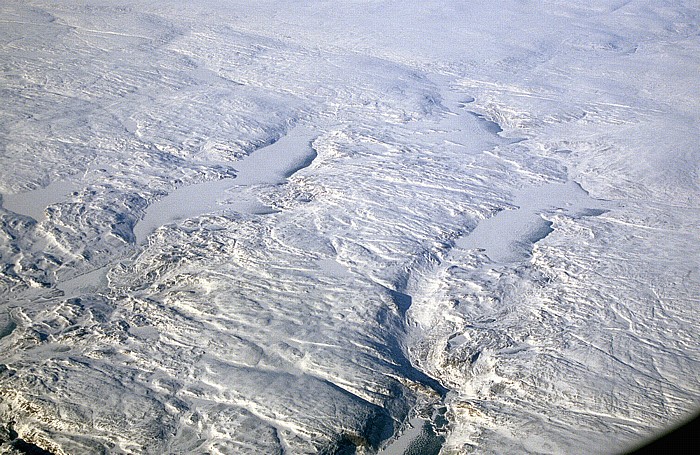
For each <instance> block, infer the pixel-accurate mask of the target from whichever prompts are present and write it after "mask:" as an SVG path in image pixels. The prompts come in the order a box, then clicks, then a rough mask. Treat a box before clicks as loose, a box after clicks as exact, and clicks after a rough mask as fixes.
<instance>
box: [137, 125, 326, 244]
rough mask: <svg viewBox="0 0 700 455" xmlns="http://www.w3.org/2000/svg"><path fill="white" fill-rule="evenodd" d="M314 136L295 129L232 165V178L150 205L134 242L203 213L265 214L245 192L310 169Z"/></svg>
mask: <svg viewBox="0 0 700 455" xmlns="http://www.w3.org/2000/svg"><path fill="white" fill-rule="evenodd" d="M316 134H317V133H316V132H315V131H313V130H311V129H309V128H306V127H295V128H293V129H292V130H290V131H289V133H288V134H287V135H285V136H282V137H281V138H280V139H279V140H278V141H276V142H275V143H273V144H270V145H268V146H267V147H263V148H261V149H258V150H256V151H254V152H253V153H251V154H250V155H248V156H247V157H245V158H243V159H242V160H241V161H240V162H237V163H235V164H234V166H235V169H236V177H235V178H227V179H221V180H216V181H212V182H203V183H198V184H194V185H188V186H184V187H181V188H178V189H176V190H174V191H173V192H171V193H169V194H168V195H167V196H165V197H164V198H162V199H160V200H158V201H156V202H154V203H153V204H151V205H149V206H148V208H147V210H146V214H145V215H144V217H143V219H141V220H140V221H139V222H138V223H137V224H136V226H134V236H135V237H136V242H137V243H141V242H143V241H144V240H145V239H146V237H148V235H149V234H150V233H151V232H153V231H154V230H156V229H157V228H158V227H160V226H162V225H164V224H168V223H171V222H173V221H178V220H183V219H186V218H190V217H194V216H197V215H203V214H206V213H213V212H220V211H228V210H233V211H237V212H244V213H269V212H270V211H271V210H272V209H271V208H269V207H266V206H265V205H263V204H262V203H260V202H259V201H258V200H257V198H256V197H255V196H254V195H253V194H251V193H249V192H248V193H247V192H245V190H246V189H247V188H249V187H254V186H256V185H277V184H280V183H283V182H284V181H285V180H286V179H287V178H288V177H289V176H291V175H292V174H294V173H295V172H296V171H298V170H299V169H302V168H304V167H306V166H308V165H310V164H311V162H312V161H313V160H314V158H315V157H316V152H315V151H314V150H313V149H312V148H311V141H312V140H313V139H314V138H315V137H316Z"/></svg>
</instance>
